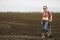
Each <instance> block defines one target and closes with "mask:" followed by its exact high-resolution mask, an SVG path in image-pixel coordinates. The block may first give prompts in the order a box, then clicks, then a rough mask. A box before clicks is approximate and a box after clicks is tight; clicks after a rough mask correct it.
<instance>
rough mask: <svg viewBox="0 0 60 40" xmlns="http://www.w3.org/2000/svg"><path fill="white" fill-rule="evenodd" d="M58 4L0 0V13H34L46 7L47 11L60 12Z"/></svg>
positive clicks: (43, 0) (55, 1)
mask: <svg viewBox="0 0 60 40" xmlns="http://www.w3.org/2000/svg"><path fill="white" fill-rule="evenodd" d="M59 4H60V0H0V11H15V12H16V11H19V12H32V11H34V12H35V11H42V7H43V6H44V5H47V6H48V10H50V11H55V12H60V5H59Z"/></svg>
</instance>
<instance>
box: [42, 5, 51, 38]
mask: <svg viewBox="0 0 60 40" xmlns="http://www.w3.org/2000/svg"><path fill="white" fill-rule="evenodd" d="M43 10H44V11H43V13H42V30H43V33H42V38H45V33H47V35H48V36H50V33H49V32H48V30H49V29H48V28H49V22H51V21H52V14H51V13H50V12H49V11H48V10H47V6H43Z"/></svg>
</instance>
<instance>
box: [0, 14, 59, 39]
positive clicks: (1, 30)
mask: <svg viewBox="0 0 60 40" xmlns="http://www.w3.org/2000/svg"><path fill="white" fill-rule="evenodd" d="M40 23H41V14H40V13H35V14H34V13H29V14H28V13H15V14H14V13H0V40H40V39H39V38H38V39H36V38H35V37H34V38H27V37H29V36H30V37H32V36H36V37H41V33H42V30H41V28H42V27H41V24H40ZM51 26H52V32H53V34H54V35H55V39H54V40H60V14H59V13H55V14H53V21H52V24H51ZM2 36H27V37H26V38H25V37H24V38H23V39H22V38H19V37H2Z"/></svg>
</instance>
